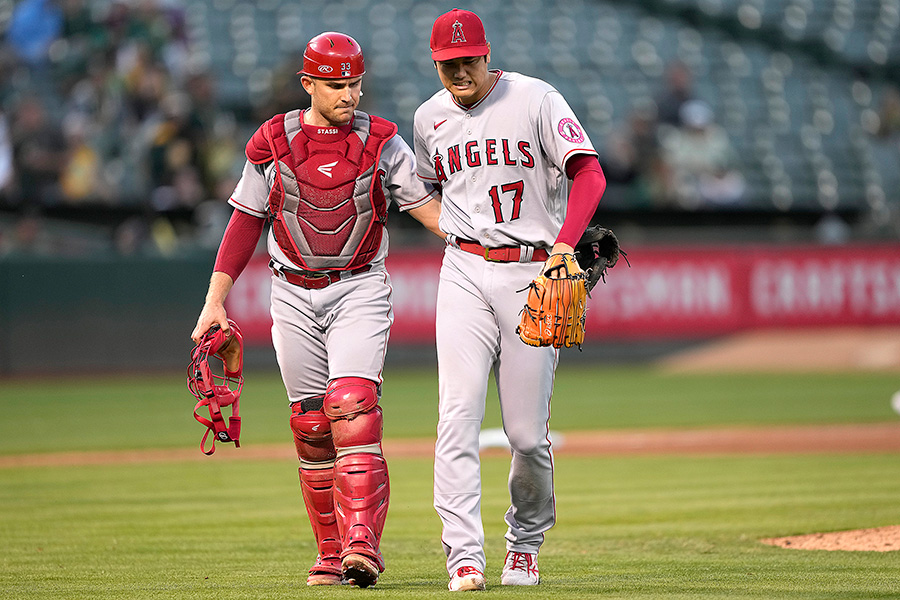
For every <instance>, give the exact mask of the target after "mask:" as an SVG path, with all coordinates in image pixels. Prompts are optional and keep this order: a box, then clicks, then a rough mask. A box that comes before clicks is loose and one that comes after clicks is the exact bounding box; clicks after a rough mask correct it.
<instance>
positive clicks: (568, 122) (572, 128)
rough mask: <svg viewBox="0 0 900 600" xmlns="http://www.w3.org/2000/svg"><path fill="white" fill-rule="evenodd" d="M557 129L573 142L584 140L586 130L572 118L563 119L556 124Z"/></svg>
mask: <svg viewBox="0 0 900 600" xmlns="http://www.w3.org/2000/svg"><path fill="white" fill-rule="evenodd" d="M556 130H557V131H559V135H561V136H563V137H564V138H565V139H567V140H568V141H570V142H572V143H573V144H578V143H581V142H583V141H584V132H583V131H581V127H579V126H578V123H576V122H575V121H573V120H572V119H569V118H565V119H563V120H561V121H560V122H559V125H557V126H556Z"/></svg>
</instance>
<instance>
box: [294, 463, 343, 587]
mask: <svg viewBox="0 0 900 600" xmlns="http://www.w3.org/2000/svg"><path fill="white" fill-rule="evenodd" d="M300 491H301V492H302V493H303V502H304V503H305V504H306V513H307V514H308V515H309V523H310V525H311V526H312V530H313V535H314V536H315V538H316V549H317V550H318V556H316V562H315V564H314V565H313V566H312V568H310V570H309V578H308V579H307V584H308V585H323V584H324V585H328V584H340V582H341V533H340V530H339V529H338V524H337V514H336V512H335V509H334V466H333V465H331V466H328V467H323V468H320V469H312V468H304V467H300Z"/></svg>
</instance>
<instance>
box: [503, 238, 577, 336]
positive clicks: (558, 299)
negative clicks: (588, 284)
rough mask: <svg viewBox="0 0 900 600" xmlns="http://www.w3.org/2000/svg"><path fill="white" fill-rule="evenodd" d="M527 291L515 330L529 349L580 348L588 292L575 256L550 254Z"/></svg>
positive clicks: (568, 253)
mask: <svg viewBox="0 0 900 600" xmlns="http://www.w3.org/2000/svg"><path fill="white" fill-rule="evenodd" d="M570 249H571V248H570ZM527 289H528V299H527V300H526V302H525V306H524V307H523V308H522V311H521V313H520V314H521V317H522V319H521V322H520V323H519V326H518V327H517V328H516V333H518V334H519V338H520V339H521V340H522V341H523V342H525V343H526V344H528V345H529V346H554V347H556V348H561V347H563V346H565V347H570V346H579V347H580V346H581V342H582V341H583V340H584V320H585V310H586V304H585V303H586V299H587V289H586V288H585V276H584V271H582V270H581V267H580V266H578V262H577V261H576V260H575V255H574V254H572V253H571V252H567V253H558V254H551V255H550V257H549V258H548V259H547V261H546V262H545V263H544V266H543V267H542V268H541V274H540V275H539V276H538V277H537V278H536V279H535V280H534V281H532V282H531V284H530V285H529V286H528V288H527Z"/></svg>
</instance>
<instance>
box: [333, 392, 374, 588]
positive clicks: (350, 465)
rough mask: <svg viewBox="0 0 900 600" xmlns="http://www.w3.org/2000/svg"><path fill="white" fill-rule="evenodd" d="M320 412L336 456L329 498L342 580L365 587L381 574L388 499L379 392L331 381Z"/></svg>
mask: <svg viewBox="0 0 900 600" xmlns="http://www.w3.org/2000/svg"><path fill="white" fill-rule="evenodd" d="M323 412H324V413H325V414H326V415H327V416H328V418H329V419H331V430H332V433H333V436H334V445H335V450H336V452H337V461H336V462H335V464H334V498H335V507H336V510H337V521H338V528H339V529H340V531H341V535H342V541H343V549H342V552H341V558H342V559H343V567H344V576H345V578H347V579H348V580H350V581H352V582H354V583H355V584H356V585H359V586H360V587H367V586H369V585H372V584H374V583H375V582H376V581H377V579H378V574H379V573H380V572H382V571H384V559H383V557H382V556H381V552H380V550H379V546H380V543H381V533H382V531H383V530H384V521H385V517H386V516H387V509H388V500H389V497H390V486H389V483H388V470H387V463H386V462H385V460H384V457H383V456H382V455H381V438H382V425H383V418H382V413H381V407H379V406H378V387H377V385H376V384H375V383H374V382H372V381H369V380H367V379H362V378H358V377H345V378H340V379H336V380H335V381H333V382H331V384H329V386H328V390H327V392H326V394H325V403H324V408H323Z"/></svg>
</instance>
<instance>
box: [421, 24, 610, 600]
mask: <svg viewBox="0 0 900 600" xmlns="http://www.w3.org/2000/svg"><path fill="white" fill-rule="evenodd" d="M431 57H432V59H433V60H434V64H435V67H436V70H437V74H438V78H439V79H440V82H441V84H443V87H444V89H442V90H440V91H439V92H437V93H436V94H435V95H434V96H432V97H431V98H430V99H428V100H427V101H425V102H424V103H423V104H422V105H421V106H420V107H419V108H418V110H417V111H416V113H415V121H414V123H415V125H414V148H415V153H416V165H417V172H418V174H419V177H420V178H421V179H422V180H423V181H425V182H428V183H431V184H434V185H435V186H436V187H438V188H439V189H440V190H441V196H442V212H441V215H440V229H441V230H443V231H444V232H446V233H447V234H448V236H447V246H446V248H445V252H444V257H443V265H442V268H441V273H440V283H439V288H438V299H437V324H436V331H437V353H438V374H439V394H440V406H439V421H438V430H437V436H438V438H437V444H436V446H435V460H434V505H435V508H436V510H437V513H438V515H439V516H440V518H441V521H442V524H443V532H442V536H441V540H442V542H443V545H444V550H445V552H446V555H447V571H448V573H449V575H450V582H449V588H450V590H454V591H457V590H483V589H485V587H486V579H485V562H486V561H485V554H484V529H483V525H482V521H481V475H480V461H479V455H478V451H479V447H478V438H479V433H480V429H481V422H482V419H483V417H484V408H485V397H486V393H487V386H488V378H489V377H490V374H491V372H493V374H494V378H495V380H496V383H497V389H498V392H499V396H500V407H501V411H502V418H503V428H504V430H505V432H506V435H507V437H508V439H509V443H510V445H511V448H512V462H511V467H510V473H509V493H510V500H511V503H510V507H509V510H508V511H507V512H506V516H505V520H506V523H507V525H508V529H507V533H506V547H507V549H508V552H507V555H506V561H505V564H504V566H503V570H502V574H501V577H500V582H501V583H502V584H504V585H535V584H537V583H539V581H540V575H539V571H538V565H537V554H538V550H539V549H540V547H541V544H542V542H543V540H544V532H546V531H547V530H548V529H550V527H552V526H553V524H554V521H555V514H554V512H555V511H554V496H553V456H552V453H551V448H550V440H549V439H548V431H549V419H550V397H551V393H552V391H553V378H554V372H555V369H556V364H557V360H558V350H557V348H556V347H557V344H555V343H554V344H551V345H543V343H542V342H540V341H535V342H533V343H532V341H531V338H530V337H527V338H526V337H521V338H520V335H519V333H518V330H519V327H520V325H521V323H520V313H521V312H522V309H523V304H524V303H525V296H526V294H525V293H520V292H521V291H523V290H526V289H527V288H529V286H530V285H531V284H532V282H533V281H534V280H535V279H536V278H538V277H539V276H546V277H550V278H554V277H555V278H560V277H567V278H568V277H569V276H570V274H571V275H578V273H577V272H578V270H579V269H578V267H577V265H575V266H573V264H572V261H571V260H570V259H568V258H566V259H565V260H561V259H560V255H572V254H573V249H574V247H575V246H576V245H577V243H578V241H579V239H580V238H581V236H582V233H583V232H584V231H585V228H586V227H587V225H588V223H589V222H590V219H591V217H592V216H593V215H594V212H595V210H596V208H597V206H598V203H599V201H600V197H601V195H602V194H603V191H604V189H605V187H606V180H605V178H604V176H603V172H602V171H601V169H600V165H599V163H598V161H597V153H596V152H595V151H594V148H593V146H592V145H591V142H590V140H589V139H588V137H587V135H586V134H585V131H584V128H583V127H582V126H581V124H580V123H579V121H578V118H577V117H576V116H575V114H574V113H573V112H572V110H571V109H570V108H569V106H568V104H567V103H566V101H565V99H564V98H563V97H562V95H561V94H560V93H559V92H558V91H557V90H555V89H554V88H553V87H552V86H550V85H549V84H547V83H545V82H543V81H541V80H538V79H534V78H531V77H526V76H524V75H521V74H518V73H510V72H506V71H502V70H493V69H490V68H489V64H490V62H491V46H490V44H489V43H488V42H487V40H486V38H485V31H484V26H483V24H482V22H481V20H480V19H479V18H478V16H477V15H475V14H474V13H472V12H469V11H465V10H458V9H454V10H451V11H449V12H447V13H445V14H443V15H441V16H439V17H438V18H437V20H435V22H434V25H433V28H432V33H431ZM569 180H572V188H571V193H570V194H568V197H567V187H568V183H569ZM560 273H562V274H560ZM576 279H577V277H576ZM581 289H583V284H582V287H581ZM576 329H577V328H576ZM523 341H526V342H527V343H523ZM570 342H571V343H579V342H580V339H579V338H577V337H572V338H571V339H570ZM571 343H569V342H566V343H565V344H564V345H571Z"/></svg>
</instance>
